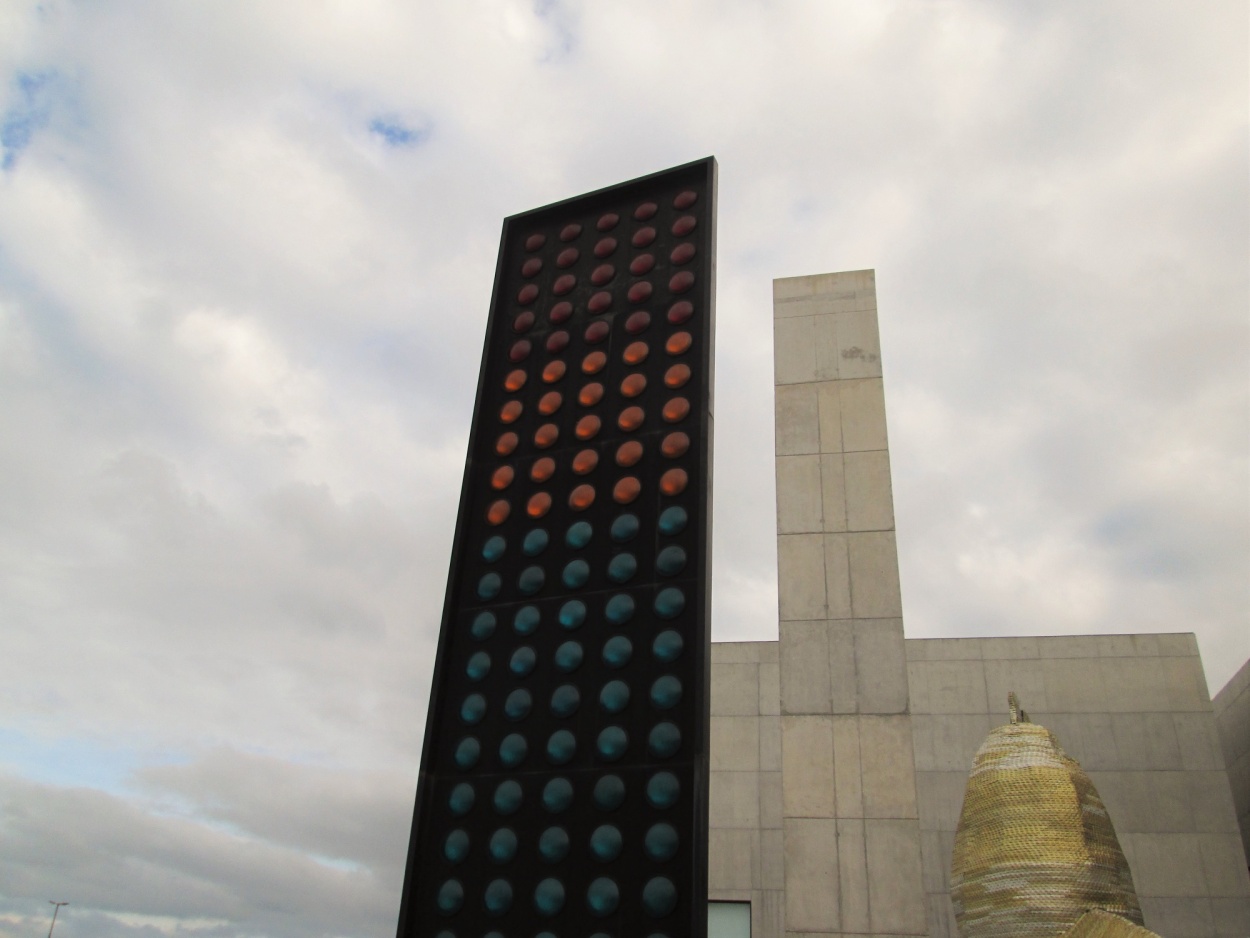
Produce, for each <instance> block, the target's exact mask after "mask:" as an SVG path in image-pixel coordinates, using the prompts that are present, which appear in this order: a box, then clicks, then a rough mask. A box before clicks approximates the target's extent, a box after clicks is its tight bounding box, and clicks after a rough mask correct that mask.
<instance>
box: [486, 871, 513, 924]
mask: <svg viewBox="0 0 1250 938" xmlns="http://www.w3.org/2000/svg"><path fill="white" fill-rule="evenodd" d="M482 904H483V905H484V906H486V911H487V912H488V913H490V914H491V915H503V914H504V913H505V912H507V911H508V910H509V909H510V908H512V884H511V883H509V882H508V881H507V880H506V879H496V880H492V881H491V882H490V884H489V885H488V886H487V887H486V892H485V893H484V894H483V896H482Z"/></svg>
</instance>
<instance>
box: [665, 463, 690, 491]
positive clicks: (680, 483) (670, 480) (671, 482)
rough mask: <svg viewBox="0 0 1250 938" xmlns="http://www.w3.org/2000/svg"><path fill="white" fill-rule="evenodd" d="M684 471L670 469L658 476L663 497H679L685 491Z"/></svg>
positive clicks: (685, 478)
mask: <svg viewBox="0 0 1250 938" xmlns="http://www.w3.org/2000/svg"><path fill="white" fill-rule="evenodd" d="M686 481H687V476H686V470H685V469H670V470H668V472H666V473H664V475H662V476H660V491H661V492H663V493H664V494H665V495H680V494H681V493H682V492H684V491H685V490H686Z"/></svg>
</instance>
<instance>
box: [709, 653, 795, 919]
mask: <svg viewBox="0 0 1250 938" xmlns="http://www.w3.org/2000/svg"><path fill="white" fill-rule="evenodd" d="M777 659H778V655H777V643H776V642H717V643H715V644H713V645H712V733H711V754H710V755H711V768H712V775H711V780H710V786H709V788H710V794H709V815H710V819H711V830H710V831H709V842H708V898H709V899H711V900H713V901H717V900H720V901H735V902H742V901H749V902H750V903H751V936H752V938H781V936H782V902H783V891H782V890H783V888H784V885H785V883H784V876H783V868H782V833H781V716H780V712H781V692H780V690H779V686H778V680H779V672H778V668H779V666H778V663H777Z"/></svg>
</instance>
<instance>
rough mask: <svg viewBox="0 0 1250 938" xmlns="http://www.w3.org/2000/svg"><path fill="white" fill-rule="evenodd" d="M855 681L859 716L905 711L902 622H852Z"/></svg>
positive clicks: (905, 675) (896, 620)
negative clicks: (862, 714)
mask: <svg viewBox="0 0 1250 938" xmlns="http://www.w3.org/2000/svg"><path fill="white" fill-rule="evenodd" d="M854 630H855V682H856V693H857V698H858V702H859V711H860V712H861V713H904V712H906V710H907V664H906V660H905V658H904V655H903V620H902V619H856V620H855V625H854Z"/></svg>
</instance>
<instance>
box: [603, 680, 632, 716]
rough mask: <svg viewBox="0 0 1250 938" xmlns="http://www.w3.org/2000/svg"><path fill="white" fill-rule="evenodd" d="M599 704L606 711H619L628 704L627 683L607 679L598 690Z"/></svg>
mask: <svg viewBox="0 0 1250 938" xmlns="http://www.w3.org/2000/svg"><path fill="white" fill-rule="evenodd" d="M599 706H601V707H602V708H603V709H604V710H606V711H608V713H620V712H621V711H622V710H624V709H625V708H626V707H628V706H629V685H628V684H626V683H625V682H624V681H608V683H606V684H604V685H603V690H601V691H599Z"/></svg>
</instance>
